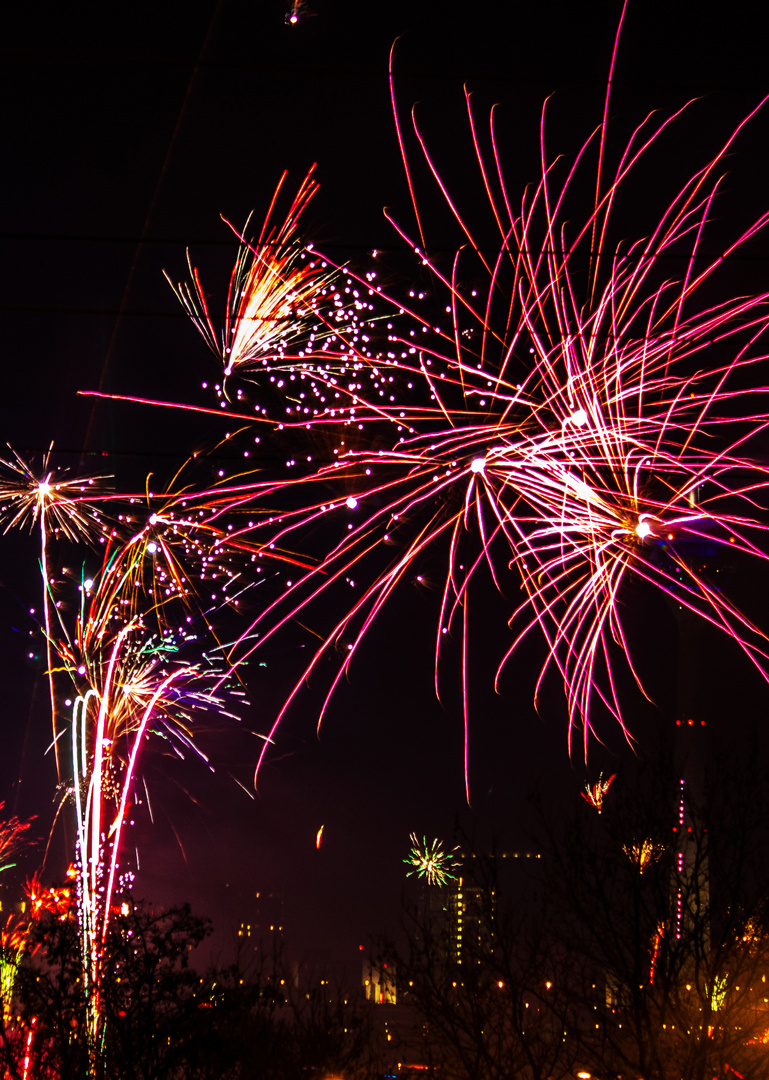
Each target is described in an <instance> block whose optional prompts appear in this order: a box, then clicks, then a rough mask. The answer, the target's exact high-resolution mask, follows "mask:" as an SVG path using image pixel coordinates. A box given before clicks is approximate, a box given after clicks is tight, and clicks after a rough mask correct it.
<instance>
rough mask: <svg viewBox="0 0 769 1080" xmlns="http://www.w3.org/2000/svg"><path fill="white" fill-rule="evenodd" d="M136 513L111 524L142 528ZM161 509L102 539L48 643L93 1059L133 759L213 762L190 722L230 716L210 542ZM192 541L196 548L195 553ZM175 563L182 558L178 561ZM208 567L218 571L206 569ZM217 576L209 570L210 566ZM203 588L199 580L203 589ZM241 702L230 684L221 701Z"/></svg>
mask: <svg viewBox="0 0 769 1080" xmlns="http://www.w3.org/2000/svg"><path fill="white" fill-rule="evenodd" d="M137 516H139V515H138V514H137V513H136V512H135V511H134V512H133V513H129V514H121V515H119V517H118V521H120V522H121V523H122V525H123V527H125V526H134V525H136V524H137V522H136V518H137ZM209 535H210V530H205V529H203V530H201V537H200V538H198V537H197V535H196V531H195V530H194V528H193V525H192V523H191V522H190V521H189V520H188V519H187V518H186V517H185V516H184V515H179V516H178V518H177V517H174V516H173V512H172V509H171V507H169V506H166V508H165V511H164V513H163V514H162V515H161V516H160V517H159V516H158V515H157V514H155V513H152V514H150V515H149V519H148V520H147V521H146V523H145V524H144V525H143V526H142V527H141V528H140V529H139V530H138V531H137V532H134V533H133V534H132V535H131V536H130V537H129V539H128V540H127V541H125V542H123V543H121V542H119V541H113V542H111V543H109V542H105V547H104V553H103V563H102V568H101V571H100V573H99V574H97V575H94V578H93V579H86V580H84V581H83V582H82V583H81V585H80V605H79V609H78V611H77V615H76V618H75V622H74V626H73V627H69V626H68V625H67V620H66V619H65V616H64V612H63V611H59V612H58V615H59V627H58V634H57V635H56V636H55V638H54V643H55V647H56V649H57V652H58V655H59V658H60V661H61V670H62V671H63V673H64V674H66V675H67V676H68V678H69V680H70V683H71V685H72V688H73V690H74V699H70V700H69V701H68V702H67V704H68V705H69V706H70V709H71V720H70V736H71V740H70V742H71V752H72V758H71V760H72V777H73V780H72V788H71V791H70V793H69V796H68V797H69V798H70V799H71V802H72V804H73V805H74V812H75V825H76V828H75V846H76V871H77V893H78V897H77V898H78V918H79V926H80V936H81V951H82V957H83V974H84V980H85V986H86V988H87V991H88V1036H89V1046H90V1052H91V1054H92V1055H94V1054H96V1052H97V1047H98V1045H99V1038H100V1032H101V1027H102V1024H103V1017H102V1009H101V990H100V980H101V973H102V968H103V961H104V950H105V948H106V941H107V935H108V930H109V925H110V920H111V915H112V911H113V908H114V898H115V896H116V894H117V893H118V892H119V891H120V890H121V888H122V887H124V886H125V884H126V883H127V882H128V881H129V880H130V874H129V873H128V872H127V871H126V870H125V869H124V868H121V854H122V837H123V831H124V828H125V826H126V824H127V823H128V821H129V820H130V816H131V809H132V807H133V806H134V805H135V804H136V803H137V802H139V801H142V799H141V798H140V797H139V796H138V794H137V787H138V784H139V783H140V757H143V756H144V753H145V752H146V751H145V749H144V748H145V746H146V745H147V743H148V742H149V741H150V740H152V739H154V740H155V741H159V742H160V745H161V746H162V747H163V750H164V751H165V752H169V753H171V754H174V755H175V756H177V757H179V758H185V757H187V756H189V755H193V756H196V757H197V758H198V759H199V760H201V761H203V762H204V763H205V764H208V758H207V756H206V754H205V753H204V751H203V750H202V748H201V747H200V746H199V745H198V744H197V742H196V739H195V732H196V729H197V728H198V727H199V722H198V720H197V717H198V716H199V715H201V714H202V713H203V712H206V713H208V712H216V713H218V714H220V715H224V716H226V717H228V718H234V714H233V713H232V712H230V711H228V710H227V709H225V706H224V699H223V697H222V693H217V692H214V690H213V685H214V684H215V683H216V682H217V680H219V682H220V684H221V682H223V681H224V680H223V679H221V668H222V663H221V651H220V649H219V646H218V644H217V643H216V641H215V639H210V646H209V648H210V652H209V651H206V648H205V645H204V641H207V640H209V638H210V630H209V626H210V624H209V618H210V615H211V612H210V610H209V611H205V612H204V611H203V610H202V609H201V608H200V606H199V601H200V597H199V595H198V592H197V590H196V588H195V586H193V585H192V584H191V583H190V576H191V573H192V565H193V564H194V561H195V556H198V565H197V567H196V572H197V576H198V579H199V578H200V576H201V575H203V576H205V571H204V570H203V569H201V567H205V566H208V562H207V556H206V555H201V553H200V550H199V549H202V550H203V551H206V550H207V548H206V546H205V538H207V537H208V536H209ZM196 545H198V546H196ZM180 559H182V560H183V561H180ZM213 566H214V568H216V567H217V566H219V564H218V563H216V562H215V563H213ZM213 572H215V569H214V571H213ZM199 584H200V582H199V581H198V586H199ZM201 638H202V639H203V640H201ZM238 696H242V691H240V690H239V689H237V687H233V688H227V697H228V698H233V699H234V698H235V697H238Z"/></svg>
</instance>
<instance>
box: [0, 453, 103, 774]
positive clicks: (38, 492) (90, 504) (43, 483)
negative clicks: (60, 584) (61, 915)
mask: <svg viewBox="0 0 769 1080" xmlns="http://www.w3.org/2000/svg"><path fill="white" fill-rule="evenodd" d="M52 449H53V447H52V446H51V448H50V449H49V450H48V453H47V454H45V456H44V457H43V461H42V465H41V467H40V470H39V472H38V471H37V470H35V469H34V468H33V467H32V465H30V464H29V462H27V461H25V460H24V458H23V457H21V455H20V454H17V453H16V451H15V450H12V451H11V453H12V455H13V456H12V457H11V458H0V521H2V522H5V528H4V529H3V532H7V531H8V530H9V529H11V528H14V527H15V526H19V527H21V528H29V529H30V531H31V530H32V529H34V528H35V526H38V525H39V529H40V573H41V575H42V579H43V627H44V630H45V639H46V659H47V674H48V686H49V692H50V700H51V729H52V734H53V748H54V756H55V759H56V776H57V779H58V781H59V783H60V784H61V782H62V762H61V754H60V750H59V736H60V734H61V731H60V729H59V726H58V723H57V716H56V696H55V690H54V679H53V667H52V653H51V602H52V596H51V594H52V589H53V584H54V582H53V579H52V578H51V577H50V576H49V575H50V571H49V565H48V544H49V539H50V537H51V536H54V537H59V536H62V537H64V538H65V539H66V540H68V541H70V542H71V543H77V542H80V541H83V540H86V541H92V540H93V539H94V538H95V537H96V536H97V535H99V534H100V533H101V530H102V528H103V516H102V514H101V512H100V511H99V510H98V509H97V507H96V506H94V499H97V498H98V497H99V495H100V494H101V493H102V490H103V483H104V481H105V480H107V479H108V477H105V476H91V477H76V478H74V479H69V478H68V477H67V474H66V472H65V471H64V470H55V469H51V467H50V458H51V450H52Z"/></svg>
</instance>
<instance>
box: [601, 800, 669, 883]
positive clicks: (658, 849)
mask: <svg viewBox="0 0 769 1080" xmlns="http://www.w3.org/2000/svg"><path fill="white" fill-rule="evenodd" d="M590 801H592V800H590ZM599 813H600V810H599ZM622 850H623V851H624V852H625V854H626V855H627V857H628V858H629V859H630V861H631V863H632V864H633V866H635V867H637V868H638V873H639V874H643V873H644V871H645V870H648V868H649V867H650V866H651V865H652V863H655V862H657V860H658V859H659V858H660V857H661V856H662V854H663V852H664V851H665V845H664V844H660V843H655V841H654V840H652V839H651V838H650V837H648V836H647V837H645V838H644V839H643V840H642V841H641V842H640V844H626V845H625V846H624V847H623V848H622Z"/></svg>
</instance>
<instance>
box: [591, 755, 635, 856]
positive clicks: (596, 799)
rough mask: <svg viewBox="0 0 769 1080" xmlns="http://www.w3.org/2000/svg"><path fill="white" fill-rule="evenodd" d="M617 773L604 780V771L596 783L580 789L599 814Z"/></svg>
mask: <svg viewBox="0 0 769 1080" xmlns="http://www.w3.org/2000/svg"><path fill="white" fill-rule="evenodd" d="M616 775H617V774H616V773H612V774H611V776H609V777H607V779H606V780H604V778H603V773H599V774H598V779H597V780H596V782H595V783H594V784H590V783H587V784H585V790H584V791H580V795H581V796H582V798H583V799H584V800H585V802H588V803H590V805H591V806H592V807H594V808H595V809H596V810H597V811H598V813H599V814H600V813H602V811H603V801H604V799H605V798H606V793H607V792H608V790H609V788H610V787H611V784H612V780H614V778H615V776H616ZM639 865H640V864H639Z"/></svg>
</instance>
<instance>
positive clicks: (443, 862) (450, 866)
mask: <svg viewBox="0 0 769 1080" xmlns="http://www.w3.org/2000/svg"><path fill="white" fill-rule="evenodd" d="M409 839H410V840H411V851H410V852H409V854H408V856H407V858H405V859H404V860H403V861H404V863H405V864H406V866H408V867H410V869H409V870H407V871H406V877H411V876H412V875H415V876H416V877H420V878H424V880H425V881H426V882H427V884H428V885H447V884H448V883H449V881H453V880H454V879H455V878H456V876H457V875H456V874H455V873H454V871H455V870H456V869H457V868H458V866H459V863H458V862H457V859H456V853H457V852H458V851H459V848H456V847H455V848H453V849H452V850H451V851H446V850H445V849H444V847H443V844H442V843H441V841H440V840H432V841H430V843H428V842H427V837H426V836H423V837H422V842H421V843H420V841H419V837H418V836H417V834H416V833H411V835H410V837H409Z"/></svg>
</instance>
